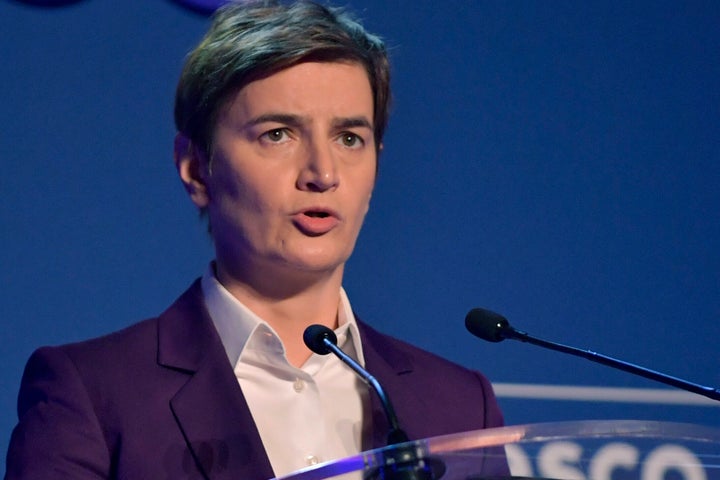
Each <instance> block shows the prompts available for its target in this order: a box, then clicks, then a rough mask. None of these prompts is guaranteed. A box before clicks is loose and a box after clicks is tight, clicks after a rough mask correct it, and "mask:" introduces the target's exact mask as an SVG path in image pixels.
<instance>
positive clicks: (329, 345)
mask: <svg viewBox="0 0 720 480" xmlns="http://www.w3.org/2000/svg"><path fill="white" fill-rule="evenodd" d="M303 341H304V342H305V345H306V346H307V347H308V348H309V349H310V350H311V351H312V352H314V353H317V354H318V355H327V354H328V353H333V354H335V356H337V357H338V358H339V359H340V360H342V361H343V363H345V364H346V365H347V366H349V367H350V368H351V369H353V371H354V372H355V373H357V374H358V375H359V376H360V378H362V380H363V381H364V382H365V383H367V384H368V385H370V386H371V387H372V389H373V390H375V393H376V394H377V396H378V397H379V398H380V403H381V404H382V406H383V409H384V410H385V416H386V417H387V421H388V424H389V425H390V432H389V433H388V437H387V444H388V447H390V446H394V445H397V444H400V443H406V442H409V441H410V440H409V438H408V436H407V434H406V433H405V432H404V431H403V430H402V429H401V428H400V424H399V422H398V419H397V416H396V415H395V409H394V408H393V405H392V402H391V401H390V397H388V395H387V393H385V390H384V389H383V388H382V386H381V385H380V382H378V381H377V379H376V378H375V377H373V376H372V375H371V374H370V372H368V371H367V370H365V369H364V368H363V367H362V366H360V364H359V363H357V362H356V361H355V360H353V359H352V358H351V357H350V356H349V355H348V354H346V353H345V352H343V351H342V350H341V349H340V347H338V346H337V336H336V335H335V332H333V331H332V330H331V329H329V328H328V327H326V326H324V325H310V326H309V327H307V328H306V329H305V331H304V332H303ZM383 457H384V460H385V464H384V465H382V466H379V467H376V468H374V469H372V470H370V471H369V472H368V473H367V474H366V475H365V476H364V477H363V478H365V479H369V480H374V479H379V480H437V479H439V478H440V477H442V476H443V475H444V474H445V464H444V463H443V462H442V461H441V460H439V459H435V458H431V457H422V456H421V454H420V452H419V450H418V449H417V448H416V446H415V444H414V443H410V444H408V445H404V446H400V447H395V448H391V449H388V450H387V451H386V452H384V454H383Z"/></svg>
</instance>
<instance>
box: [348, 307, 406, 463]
mask: <svg viewBox="0 0 720 480" xmlns="http://www.w3.org/2000/svg"><path fill="white" fill-rule="evenodd" d="M358 330H359V331H360V339H361V341H362V346H363V347H362V348H363V355H364V356H365V368H366V370H367V371H368V372H370V374H372V375H373V376H375V378H376V379H377V380H378V382H379V383H380V385H382V386H383V388H385V390H386V393H387V395H388V397H390V399H391V400H392V402H393V406H394V407H395V413H396V414H397V415H398V421H399V422H400V427H401V428H405V422H404V419H403V415H402V411H400V410H398V405H400V406H402V405H404V404H406V403H407V402H406V401H405V398H404V397H403V395H404V394H405V393H406V390H405V389H394V388H393V387H394V386H395V385H397V384H398V376H400V375H407V374H410V373H412V371H413V367H412V363H411V361H410V359H409V358H408V357H407V356H406V355H405V354H403V353H402V352H399V351H398V350H397V349H396V348H395V347H394V345H392V344H391V343H390V342H387V341H386V339H385V338H384V337H383V336H382V335H381V334H380V333H379V332H377V331H376V330H374V329H373V328H371V327H370V326H368V325H367V324H365V323H364V322H362V321H361V320H359V319H358ZM369 395H370V419H369V420H370V431H371V433H370V445H363V449H365V450H367V449H374V448H381V447H384V446H386V445H387V435H388V432H389V430H390V424H389V423H388V421H387V417H386V415H385V410H384V409H383V407H382V404H381V403H380V400H379V399H378V396H377V395H376V394H375V392H370V394H369Z"/></svg>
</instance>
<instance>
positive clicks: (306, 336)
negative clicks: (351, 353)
mask: <svg viewBox="0 0 720 480" xmlns="http://www.w3.org/2000/svg"><path fill="white" fill-rule="evenodd" d="M326 338H327V339H328V340H330V342H331V343H332V344H333V345H337V336H336V335H335V332H333V331H332V330H330V329H329V328H328V327H326V326H325V325H310V326H309V327H307V328H306V329H305V331H304V332H303V341H304V342H305V345H306V346H307V347H308V348H309V349H310V350H311V351H313V352H314V353H317V354H318V355H327V354H328V353H330V349H328V348H327V346H326V345H325V342H324V341H323V340H325V339H326Z"/></svg>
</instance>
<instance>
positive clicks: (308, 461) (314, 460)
mask: <svg viewBox="0 0 720 480" xmlns="http://www.w3.org/2000/svg"><path fill="white" fill-rule="evenodd" d="M318 463H320V459H319V458H318V457H316V456H315V455H308V456H307V457H305V465H307V466H308V467H311V466H313V465H317V464H318Z"/></svg>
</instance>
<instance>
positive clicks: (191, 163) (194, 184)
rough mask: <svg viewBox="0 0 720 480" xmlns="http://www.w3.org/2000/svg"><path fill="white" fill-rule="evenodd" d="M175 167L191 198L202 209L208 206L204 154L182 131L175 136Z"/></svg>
mask: <svg viewBox="0 0 720 480" xmlns="http://www.w3.org/2000/svg"><path fill="white" fill-rule="evenodd" d="M173 157H174V159H175V168H177V171H178V175H180V180H181V181H182V182H183V185H185V191H187V193H188V195H189V196H190V200H192V201H193V203H194V204H195V205H196V206H197V207H198V208H200V209H203V208H206V207H207V206H208V203H209V196H208V190H207V185H206V176H205V174H204V172H205V171H206V169H205V165H204V160H205V159H204V154H203V153H202V152H201V151H199V150H198V149H197V148H196V147H195V145H193V143H192V141H191V140H190V139H189V138H188V137H186V136H185V135H184V134H182V133H178V134H177V135H176V136H175V148H174V155H173Z"/></svg>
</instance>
